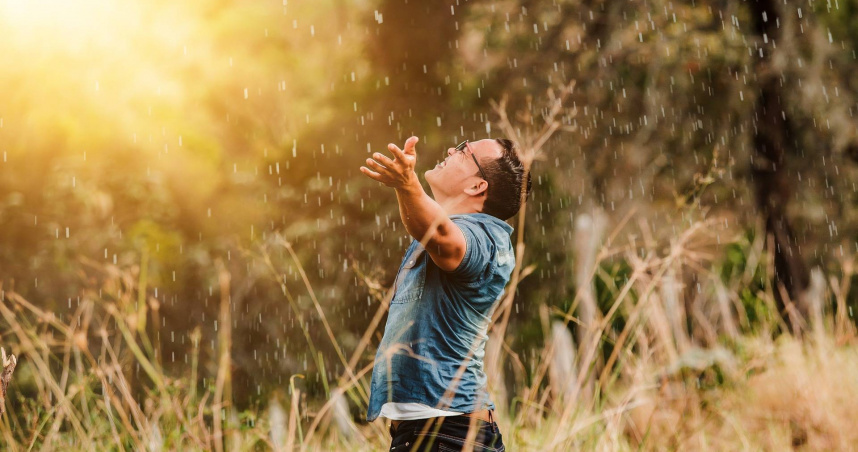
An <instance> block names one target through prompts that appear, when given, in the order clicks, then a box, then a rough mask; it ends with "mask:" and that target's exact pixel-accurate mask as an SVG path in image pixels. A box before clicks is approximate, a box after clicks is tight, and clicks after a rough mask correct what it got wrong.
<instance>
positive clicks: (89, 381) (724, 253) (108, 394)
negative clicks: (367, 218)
mask: <svg viewBox="0 0 858 452" xmlns="http://www.w3.org/2000/svg"><path fill="white" fill-rule="evenodd" d="M717 230H718V229H717V228H716V227H714V226H713V223H710V222H703V221H701V222H697V223H693V224H691V225H690V226H688V227H687V228H686V229H685V230H684V231H681V233H680V234H678V235H676V236H674V237H672V238H670V239H667V240H666V241H664V242H661V243H659V242H658V241H655V240H653V241H652V242H651V243H648V244H645V245H644V247H643V248H641V247H640V246H638V247H635V248H631V247H630V246H628V245H622V246H620V245H616V247H613V246H614V245H613V244H612V243H613V240H614V238H613V236H609V237H608V238H607V239H606V240H605V241H604V242H603V243H604V246H603V247H602V248H600V249H598V250H597V249H594V251H593V253H594V254H593V256H591V259H590V260H589V262H590V263H591V264H592V266H591V268H590V271H589V273H588V272H584V273H585V274H587V275H586V276H587V281H590V282H591V283H592V284H587V285H586V286H585V287H583V288H582V289H579V291H578V293H577V294H574V297H575V298H574V302H573V303H572V304H571V306H570V309H569V310H568V311H566V312H563V311H561V310H559V309H558V308H556V307H555V308H549V307H548V306H542V307H541V308H540V309H541V310H542V312H543V318H544V336H545V338H546V340H545V344H544V347H543V348H542V349H541V350H538V351H537V352H538V353H535V355H536V356H537V357H536V360H535V361H531V365H529V366H528V367H525V366H524V365H523V364H522V360H521V358H520V357H519V356H518V355H517V354H516V353H515V352H514V351H513V350H512V349H511V348H510V347H507V346H504V347H497V349H499V350H500V352H499V353H498V354H497V355H496V356H497V358H496V359H497V360H498V361H497V362H491V359H492V358H488V361H490V362H487V367H488V368H489V369H491V368H492V367H491V366H496V367H495V368H497V369H503V368H512V369H513V372H512V375H514V379H515V384H514V385H507V386H505V387H510V386H512V387H515V388H519V389H518V390H517V391H516V393H514V394H505V392H504V391H499V390H498V385H497V383H499V382H498V381H497V380H498V379H497V378H495V377H494V376H495V375H503V374H504V373H503V372H499V373H497V374H491V373H490V375H492V376H493V377H490V378H491V379H492V380H493V383H495V386H494V389H493V394H494V398H495V401H496V402H497V403H498V406H499V424H500V427H501V429H502V433H503V434H504V441H505V444H506V446H507V450H534V451H535V450H540V451H542V450H556V451H565V450H659V451H661V450H787V449H791V448H795V449H797V450H819V451H823V450H852V449H854V448H855V447H856V445H858V429H855V428H854V423H855V421H854V420H855V419H858V405H856V404H855V403H854V401H855V400H858V350H856V346H855V328H854V324H853V322H852V319H851V316H850V315H849V309H848V307H847V301H848V300H849V299H850V296H851V292H850V281H851V279H852V265H851V262H849V261H845V260H844V261H843V263H842V265H841V267H840V271H841V273H840V274H832V275H828V276H827V277H826V276H823V275H822V273H821V272H817V273H816V274H815V276H814V281H815V283H814V284H815V286H814V287H815V292H813V293H811V294H810V295H809V296H811V295H812V296H813V297H815V299H814V300H812V301H811V305H812V306H816V307H817V308H816V310H815V311H812V312H816V313H817V314H816V315H815V318H814V319H807V320H806V321H805V322H806V323H805V324H804V327H803V333H802V337H801V338H797V337H795V336H794V335H790V334H786V333H784V331H787V330H788V328H787V324H786V322H787V321H786V320H784V319H783V318H782V317H781V316H780V315H778V314H777V309H776V308H775V298H774V296H773V291H772V288H771V287H770V286H769V285H768V284H767V283H766V281H767V280H768V278H765V277H762V278H761V275H762V276H764V275H766V274H768V270H767V268H770V263H767V257H766V256H767V255H766V253H765V252H763V244H762V243H761V242H762V241H761V240H759V239H756V240H755V239H752V238H748V236H738V237H734V238H733V239H732V240H725V239H724V237H720V236H719V239H718V240H716V239H715V235H716V233H717ZM585 238H586V237H585ZM580 260H581V261H582V262H588V260H587V259H580ZM618 266H619V267H618ZM620 267H621V268H622V269H624V270H623V271H621V272H618V271H615V270H616V269H617V268H620ZM101 271H104V272H106V274H109V275H111V276H110V277H109V278H107V279H105V281H106V282H105V284H104V285H103V287H99V288H92V290H90V291H89V292H87V293H85V294H84V296H82V297H81V302H80V304H79V306H78V308H77V309H76V311H75V313H74V315H73V316H71V317H70V318H68V319H60V318H58V317H57V316H55V315H53V314H52V313H50V312H46V311H43V310H42V309H40V308H39V307H38V306H37V305H36V304H34V303H32V302H31V301H28V300H25V299H24V298H22V297H21V296H19V295H17V294H16V293H14V292H9V291H5V292H3V303H2V304H0V314H2V322H3V324H4V327H8V329H7V330H6V331H5V332H4V334H3V345H4V347H5V348H6V350H7V351H12V352H14V353H15V354H17V355H18V357H19V363H18V367H17V370H16V371H15V374H14V378H13V380H12V384H11V385H10V387H9V397H8V398H7V409H8V413H7V414H6V415H5V416H4V417H3V420H2V423H0V434H2V437H3V448H4V449H5V450H10V451H25V450H36V449H38V450H58V449H63V450H90V451H91V450H117V449H119V450H132V449H133V450H271V449H274V450H298V449H300V450H367V451H370V450H386V448H387V445H388V444H389V438H388V436H387V427H386V426H385V425H384V424H383V422H382V421H381V420H379V421H377V422H375V423H373V424H369V425H368V424H366V423H362V422H360V419H361V417H362V416H361V415H360V413H362V412H363V410H364V408H365V407H362V406H359V405H358V404H357V403H356V402H355V400H357V401H358V403H359V401H360V397H358V396H357V395H356V394H357V393H358V392H356V391H354V389H355V388H356V387H357V386H359V385H364V388H363V390H364V391H366V390H367V388H366V385H367V383H368V379H367V371H368V369H369V368H370V367H369V366H371V364H372V363H371V362H369V363H367V362H365V360H356V361H355V362H356V363H357V365H355V366H354V368H353V369H349V371H348V372H344V373H343V377H342V378H341V379H340V380H339V381H338V382H337V384H334V383H333V382H332V383H331V384H332V386H333V388H332V391H331V393H332V394H333V395H332V397H331V399H330V400H327V401H326V400H315V399H312V398H308V397H306V396H305V395H304V394H302V393H301V391H300V390H299V389H298V386H296V385H295V382H296V381H299V380H300V379H301V378H303V377H304V375H295V376H293V378H292V381H291V382H290V384H289V385H286V387H284V388H283V390H282V392H279V393H277V394H274V395H272V396H271V398H270V401H269V403H267V404H266V406H265V407H263V408H260V409H258V410H244V411H238V410H236V409H233V408H232V405H231V400H232V394H231V372H230V368H231V366H230V362H231V347H230V344H231V337H230V329H229V328H221V329H220V330H219V331H218V337H217V339H216V341H217V350H218V354H217V356H219V359H218V361H217V362H216V363H207V364H211V365H203V364H206V363H200V362H199V361H200V359H199V356H200V354H199V347H200V344H199V342H200V335H199V334H198V333H197V334H196V335H195V336H194V342H193V344H192V346H191V349H190V356H191V360H190V363H189V366H187V368H186V369H185V371H184V372H182V373H180V374H171V373H170V372H166V371H165V370H163V369H162V367H161V365H160V354H159V353H158V352H157V350H158V344H157V343H156V341H155V340H154V339H153V338H152V337H150V336H151V331H152V329H151V328H152V326H153V325H151V324H150V325H149V328H148V329H147V326H146V319H147V318H148V319H150V321H151V322H152V323H153V324H154V325H157V318H158V317H157V316H158V306H157V305H156V304H153V303H152V302H151V301H150V303H146V302H145V298H144V297H143V295H141V293H140V292H139V291H138V288H139V287H145V281H142V280H141V277H140V275H139V274H136V273H135V272H134V271H131V270H123V269H119V268H115V267H104V268H102V269H101ZM689 281H696V283H697V284H696V287H694V286H691V285H690V284H689ZM220 283H221V291H222V292H223V293H228V290H229V284H230V280H229V275H228V274H226V272H225V271H221V276H220ZM853 297H854V296H853ZM588 300H589V301H588ZM135 301H143V302H142V303H135ZM586 303H592V304H593V305H592V308H594V309H595V310H596V312H595V314H594V315H593V317H592V320H591V321H590V322H588V323H586V324H589V325H592V327H591V328H583V326H581V325H579V327H578V328H576V329H574V330H573V329H570V328H568V327H567V325H568V324H569V323H577V324H582V325H583V324H584V323H583V322H582V321H581V319H580V318H579V317H580V316H573V315H572V313H573V312H574V313H580V312H584V311H582V307H581V306H582V304H586ZM227 305H228V302H227V301H226V299H224V300H222V305H221V318H220V320H221V322H222V324H223V325H230V317H229V316H230V310H229V309H228V308H227ZM135 306H136V307H135ZM147 332H148V333H147ZM573 332H574V333H575V335H576V337H575V338H573ZM506 334H507V335H511V334H512V332H506ZM366 337H367V338H368V337H369V335H366ZM576 343H577V344H580V345H575V344H576ZM361 347H362V349H363V350H364V351H366V350H368V351H369V352H372V351H374V348H373V347H374V346H372V345H371V344H369V340H368V339H367V340H366V341H364V343H362V345H361ZM357 352H360V350H358V351H357ZM489 354H491V349H490V350H489ZM357 355H360V356H363V355H362V354H361V353H357ZM533 363H535V364H533ZM361 366H363V367H361ZM137 369H139V370H137ZM203 369H216V371H215V372H214V373H213V374H211V375H209V378H208V379H207V380H206V383H205V385H200V384H199V382H200V380H201V376H202V375H203V373H204V370H203ZM137 375H143V376H142V377H137ZM350 375H354V378H352V377H351V376H350ZM192 382H195V383H194V384H192ZM350 391H352V392H350ZM347 396H348V397H347Z"/></svg>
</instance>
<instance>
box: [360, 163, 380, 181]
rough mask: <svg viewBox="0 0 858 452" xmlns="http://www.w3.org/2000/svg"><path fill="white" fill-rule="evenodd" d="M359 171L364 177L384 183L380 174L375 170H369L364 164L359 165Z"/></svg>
mask: <svg viewBox="0 0 858 452" xmlns="http://www.w3.org/2000/svg"><path fill="white" fill-rule="evenodd" d="M360 172H362V173H363V174H364V175H365V176H366V177H368V178H370V179H374V180H376V181H378V182H381V183H384V180H383V178H382V177H381V174H378V173H376V172H375V171H373V170H371V169H369V168H367V167H365V166H362V167H360Z"/></svg>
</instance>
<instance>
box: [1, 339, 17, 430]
mask: <svg viewBox="0 0 858 452" xmlns="http://www.w3.org/2000/svg"><path fill="white" fill-rule="evenodd" d="M0 354H2V358H3V372H2V373H0V416H2V415H3V413H5V412H6V390H7V389H8V387H9V382H10V381H12V372H14V371H15V366H17V365H18V358H17V357H16V356H15V355H12V354H10V355H9V356H8V357H7V356H6V350H5V349H4V348H3V347H0Z"/></svg>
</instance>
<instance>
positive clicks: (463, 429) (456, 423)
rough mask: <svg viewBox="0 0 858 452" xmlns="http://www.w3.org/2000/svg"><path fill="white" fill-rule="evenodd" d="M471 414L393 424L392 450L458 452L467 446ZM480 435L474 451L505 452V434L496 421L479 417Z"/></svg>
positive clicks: (396, 451)
mask: <svg viewBox="0 0 858 452" xmlns="http://www.w3.org/2000/svg"><path fill="white" fill-rule="evenodd" d="M470 423H471V418H469V417H467V416H445V417H436V418H432V419H417V420H413V421H402V423H400V424H399V426H398V427H396V428H393V426H391V427H390V436H391V438H392V441H391V444H390V451H391V452H412V451H413V452H425V451H430V452H454V451H460V450H462V448H463V447H465V438H466V437H467V436H468V427H470ZM475 423H476V425H475V426H474V428H476V429H477V436H476V437H475V438H474V443H473V444H474V447H473V451H474V452H505V451H506V449H505V448H504V445H503V437H502V436H501V433H500V430H498V424H497V423H496V422H491V423H489V422H486V421H481V420H476V421H475Z"/></svg>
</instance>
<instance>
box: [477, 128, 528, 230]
mask: <svg viewBox="0 0 858 452" xmlns="http://www.w3.org/2000/svg"><path fill="white" fill-rule="evenodd" d="M495 141H496V142H497V143H498V144H499V145H500V147H501V149H502V151H503V153H502V155H501V156H500V157H499V158H497V159H494V160H488V159H484V160H482V161H481V162H480V164H481V165H482V167H483V170H484V171H485V173H486V179H487V180H486V182H488V183H489V188H488V189H487V190H486V200H485V202H484V204H483V213H486V214H489V215H491V216H493V217H497V218H500V219H501V220H504V221H506V220H508V219H510V218H512V217H514V216H515V214H517V213H518V210H519V209H520V208H521V188H522V180H523V178H524V165H523V164H522V163H521V161H520V160H519V159H518V152H517V151H516V149H515V143H513V142H512V141H510V140H507V139H506V138H497V139H495ZM531 182H532V181H531V177H530V172H528V173H527V195H529V194H530V189H531V185H532V184H531Z"/></svg>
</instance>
